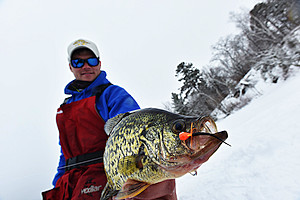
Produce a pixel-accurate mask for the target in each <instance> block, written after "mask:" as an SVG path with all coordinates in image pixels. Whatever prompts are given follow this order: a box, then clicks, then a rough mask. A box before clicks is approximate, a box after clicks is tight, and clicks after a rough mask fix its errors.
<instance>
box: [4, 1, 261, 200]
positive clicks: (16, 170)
mask: <svg viewBox="0 0 300 200" xmlns="http://www.w3.org/2000/svg"><path fill="white" fill-rule="evenodd" d="M257 2H259V1H258V0H226V1H220V0H209V1H199V0H181V1H179V0H151V1H149V0H148V1H146V0H106V1H104V0H86V1H82V0H63V1H61V0H51V1H46V0H45V1H41V0H26V1H24V0H0V60H1V75H2V77H1V79H0V84H1V86H2V98H1V100H0V102H1V104H0V106H1V115H0V136H1V139H0V157H1V163H5V164H1V170H0V180H1V181H0V199H1V200H2V199H20V195H21V196H22V197H24V196H25V197H28V199H40V194H39V192H40V191H41V190H45V189H48V188H50V187H51V181H52V178H53V175H54V173H55V167H56V165H57V162H58V152H59V149H58V145H57V143H58V132H57V128H56V124H55V114H56V108H57V107H58V106H59V105H60V104H61V102H62V101H63V99H64V98H65V96H64V94H63V89H64V87H65V85H66V84H67V83H68V82H69V81H71V80H72V79H73V75H72V73H71V72H70V71H69V68H68V63H67V51H66V48H67V46H68V45H69V43H70V42H72V41H74V40H75V39H78V38H84V39H89V40H92V41H94V42H95V43H96V44H97V45H98V48H99V50H100V57H101V61H102V69H103V70H105V71H106V72H107V73H108V76H107V78H108V79H109V80H110V81H111V82H112V83H114V84H117V85H120V86H122V87H124V88H125V89H126V90H127V91H128V92H129V93H130V94H132V96H133V97H134V98H135V99H136V100H137V101H138V103H139V104H140V106H141V107H142V108H145V107H160V108H163V104H164V103H166V102H170V101H171V93H172V92H177V91H178V88H179V86H180V84H179V83H178V81H177V79H176V78H175V69H176V66H177V65H178V64H179V63H181V62H191V63H193V64H194V65H195V66H196V67H199V68H200V67H202V66H205V65H207V64H208V62H209V60H210V59H211V46H212V45H214V44H215V43H216V42H217V41H218V40H219V39H220V38H221V37H225V36H226V35H229V34H234V33H236V32H237V29H236V28H235V25H234V23H231V22H230V19H229V13H230V12H240V11H241V8H245V9H248V10H249V9H251V8H252V7H253V6H254V5H255V4H256V3H257Z"/></svg>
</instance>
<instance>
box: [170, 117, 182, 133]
mask: <svg viewBox="0 0 300 200" xmlns="http://www.w3.org/2000/svg"><path fill="white" fill-rule="evenodd" d="M184 130H185V122H184V121H182V120H178V121H175V122H174V123H173V126H172V131H173V132H174V133H179V132H181V131H184Z"/></svg>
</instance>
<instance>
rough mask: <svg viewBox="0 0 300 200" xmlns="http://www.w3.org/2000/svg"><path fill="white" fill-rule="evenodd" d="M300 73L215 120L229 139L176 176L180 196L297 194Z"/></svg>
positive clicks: (213, 198) (259, 198)
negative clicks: (204, 159)
mask: <svg viewBox="0 0 300 200" xmlns="http://www.w3.org/2000/svg"><path fill="white" fill-rule="evenodd" d="M299 86H300V73H299V72H298V73H297V74H296V75H294V76H293V77H291V78H289V79H288V80H287V81H285V82H281V83H279V84H272V85H268V86H267V87H266V86H264V87H261V88H258V89H259V90H263V91H261V92H262V93H263V95H262V96H260V97H258V98H256V99H254V100H252V102H251V103H250V104H249V105H247V106H246V107H244V108H242V109H241V110H239V111H237V112H236V113H234V114H232V115H230V116H229V117H228V118H226V119H224V120H222V121H218V122H217V125H218V128H219V130H227V131H228V134H229V138H228V140H227V142H228V143H230V144H231V145H232V147H229V146H226V145H222V146H221V148H220V149H219V150H218V151H217V152H216V153H215V154H214V155H213V156H212V157H211V158H210V160H209V161H208V162H207V163H205V164H203V165H202V166H201V167H200V168H199V169H198V176H195V177H193V176H191V175H186V176H184V177H182V178H180V179H178V180H177V193H178V197H179V200H195V199H199V200H201V199H204V200H208V199H209V200H224V199H229V200H232V199H233V200H244V199H253V200H270V199H272V200H277V199H278V200H283V199H284V200H297V199H298V200H299V199H300V153H299V152H300V100H299V99H300V90H299Z"/></svg>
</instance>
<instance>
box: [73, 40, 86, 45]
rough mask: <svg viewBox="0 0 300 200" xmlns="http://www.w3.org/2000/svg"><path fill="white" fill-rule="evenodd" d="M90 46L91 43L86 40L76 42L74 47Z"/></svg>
mask: <svg viewBox="0 0 300 200" xmlns="http://www.w3.org/2000/svg"><path fill="white" fill-rule="evenodd" d="M87 44H89V42H87V41H85V40H77V41H76V42H74V43H73V45H74V46H84V45H87Z"/></svg>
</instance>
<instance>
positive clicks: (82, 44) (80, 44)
mask: <svg viewBox="0 0 300 200" xmlns="http://www.w3.org/2000/svg"><path fill="white" fill-rule="evenodd" d="M81 48H87V49H89V50H91V51H92V52H93V53H94V54H95V56H96V57H98V58H100V55H99V51H98V48H97V46H96V45H95V43H93V42H91V41H89V40H85V39H78V40H75V41H74V42H72V43H71V44H70V45H69V46H68V60H69V62H70V61H71V56H72V53H73V52H74V51H75V50H77V49H81Z"/></svg>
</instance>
